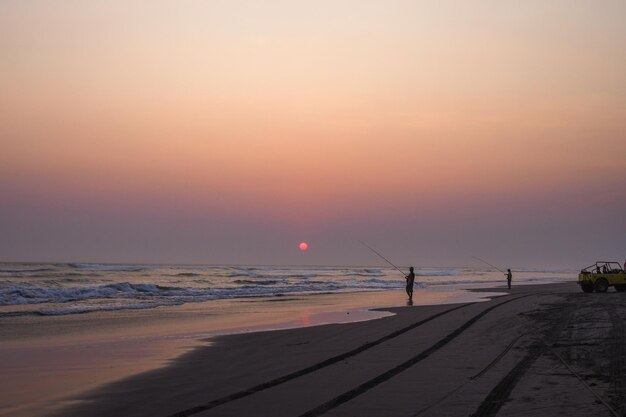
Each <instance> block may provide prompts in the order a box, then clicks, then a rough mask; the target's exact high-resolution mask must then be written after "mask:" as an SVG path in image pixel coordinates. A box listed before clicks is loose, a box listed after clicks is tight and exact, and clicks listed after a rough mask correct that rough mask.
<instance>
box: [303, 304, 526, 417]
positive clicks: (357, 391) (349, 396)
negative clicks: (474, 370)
mask: <svg viewBox="0 0 626 417" xmlns="http://www.w3.org/2000/svg"><path fill="white" fill-rule="evenodd" d="M533 295H535V294H527V295H523V296H521V297H516V298H512V299H510V300H507V301H504V302H502V303H499V304H496V305H494V306H491V307H489V308H487V309H485V310H483V311H482V312H480V313H478V314H476V315H475V316H474V317H472V318H471V319H469V320H468V321H466V322H465V323H464V324H462V325H461V326H460V327H458V328H457V329H456V330H453V331H452V332H451V333H449V334H448V335H447V336H445V337H444V338H443V339H441V340H439V341H438V342H437V343H435V344H434V345H432V346H431V347H429V348H427V349H426V350H424V351H422V352H421V353H419V354H417V355H415V356H413V357H412V358H410V359H409V360H407V361H405V362H403V363H401V364H399V365H398V366H395V367H394V368H391V369H390V370H388V371H386V372H384V373H382V374H380V375H378V376H376V377H374V378H372V379H370V380H369V381H366V382H364V383H363V384H361V385H359V386H357V387H356V388H354V389H352V390H350V391H347V392H345V393H343V394H341V395H339V396H337V397H335V398H333V399H332V400H330V401H327V402H325V403H324V404H322V405H320V406H318V407H315V408H313V409H311V410H309V411H307V412H306V413H304V414H301V415H300V417H316V416H320V415H322V414H324V413H326V412H328V411H330V410H332V409H334V408H337V407H339V406H340V405H342V404H344V403H346V402H348V401H350V400H353V399H354V398H356V397H358V396H360V395H363V394H364V393H366V392H367V391H369V390H371V389H372V388H374V387H376V386H378V385H380V384H382V383H383V382H385V381H388V380H390V379H391V378H393V377H394V376H396V375H398V374H400V373H402V372H404V371H406V370H407V369H409V368H410V367H412V366H413V365H415V364H417V363H419V362H421V361H422V360H424V359H426V358H427V357H429V356H430V355H432V354H433V353H434V352H436V351H437V350H439V349H441V348H442V347H444V346H445V345H447V344H448V343H450V342H451V341H452V340H454V339H455V338H456V337H457V336H459V335H460V334H461V333H463V332H464V331H465V330H467V329H468V328H469V327H470V326H472V325H473V324H474V323H476V322H477V321H478V320H480V319H481V318H483V317H484V316H485V315H487V314H488V313H489V312H491V311H492V310H494V309H496V308H498V307H500V306H503V305H504V304H508V303H510V302H513V301H516V300H519V299H521V298H526V297H530V296H533Z"/></svg>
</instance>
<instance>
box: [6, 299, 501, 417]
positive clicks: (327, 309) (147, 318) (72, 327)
mask: <svg viewBox="0 0 626 417" xmlns="http://www.w3.org/2000/svg"><path fill="white" fill-rule="evenodd" d="M420 294H421V297H420V298H422V299H423V300H422V301H423V304H448V303H454V302H463V301H470V300H475V301H478V300H480V299H483V298H485V297H488V296H489V294H480V295H478V294H472V293H471V292H470V291H466V290H459V289H449V288H435V289H422V290H421V291H420ZM405 303H406V295H405V294H404V291H402V290H395V291H373V292H356V293H337V294H315V295H307V296H300V297H295V296H289V297H279V298H269V299H268V298H254V299H239V300H224V301H220V302H209V303H193V304H186V305H180V306H174V307H168V308H162V307H159V308H157V309H150V310H129V311H116V312H97V313H89V314H79V315H68V316H47V317H36V316H19V317H11V318H7V317H4V318H0V323H1V324H2V329H3V331H2V333H1V334H0V336H1V338H2V347H0V353H1V357H2V358H4V359H0V370H2V372H3V375H5V378H4V382H1V381H0V392H2V393H3V395H2V397H3V398H4V399H1V398H0V400H1V401H0V404H2V406H3V407H2V408H0V416H5V415H6V416H8V415H11V416H20V417H38V416H45V415H47V414H48V413H49V412H50V411H51V410H55V409H58V408H59V407H64V406H67V405H68V404H73V403H74V400H73V398H75V397H77V396H81V395H82V394H84V392H86V391H93V390H97V389H99V388H100V387H102V386H103V385H107V384H112V383H113V384H114V383H115V382H116V381H119V380H123V379H125V378H129V377H133V376H135V375H138V374H142V373H145V372H150V371H154V370H158V369H159V368H162V367H167V366H169V364H171V363H173V362H175V361H176V360H177V358H179V357H180V356H183V355H185V354H186V353H188V352H190V351H193V350H194V349H201V348H203V347H204V346H207V345H209V344H211V343H213V341H214V340H216V339H217V338H220V337H222V336H228V335H238V334H247V333H251V332H264V331H281V330H290V329H300V328H307V327H310V326H323V325H328V324H341V323H355V322H363V321H371V320H375V319H379V318H382V317H385V316H389V315H391V314H394V313H390V312H389V307H393V306H398V305H405ZM419 304H420V303H419V302H416V303H415V306H417V305H419ZM229 309H230V313H228V311H229ZM42 323H45V325H43V324H42ZM33 368H36V369H37V370H36V371H33ZM33 372H36V373H35V374H33ZM33 378H35V380H36V382H32V379H33ZM29 381H30V382H29ZM27 387H28V388H27ZM25 404H28V405H25Z"/></svg>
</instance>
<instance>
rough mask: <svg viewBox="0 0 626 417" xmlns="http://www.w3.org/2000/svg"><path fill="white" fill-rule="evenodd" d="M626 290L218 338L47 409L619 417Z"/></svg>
mask: <svg viewBox="0 0 626 417" xmlns="http://www.w3.org/2000/svg"><path fill="white" fill-rule="evenodd" d="M498 290H500V291H502V289H501V288H498ZM624 297H626V294H623V293H615V292H612V290H611V291H610V292H609V293H607V294H584V293H582V292H581V291H580V290H579V288H578V286H577V285H576V284H575V283H566V284H550V285H537V286H519V287H514V288H513V290H511V291H510V292H508V293H507V294H506V295H504V296H500V297H496V298H493V299H492V300H491V301H488V302H480V303H465V304H454V305H433V306H425V307H422V306H420V307H400V308H393V309H390V310H391V311H393V312H394V313H396V314H395V315H393V316H389V317H384V318H381V319H378V320H371V321H365V322H358V323H349V324H332V325H324V326H317V327H308V328H301V329H289V330H279V331H266V332H257V333H247V334H239V335H230V336H223V337H219V338H216V339H215V338H214V339H212V343H211V345H210V346H206V347H202V348H199V349H195V350H193V351H191V352H189V353H187V354H185V355H183V356H182V357H180V358H179V359H177V360H176V361H175V362H174V363H172V364H171V365H169V366H167V367H163V368H160V369H156V370H153V371H150V372H147V373H143V374H140V375H137V376H134V377H131V378H127V379H125V380H123V381H120V382H116V383H114V384H110V385H107V386H105V387H102V388H101V389H99V390H96V391H93V392H91V393H90V394H89V395H86V396H83V397H82V401H81V402H80V403H78V404H77V405H76V406H73V407H69V408H66V409H64V410H62V412H59V413H57V414H56V415H58V416H112V415H115V416H151V417H152V416H164V417H165V416H199V417H200V416H242V415H255V416H319V415H325V416H326V415H328V416H470V415H471V416H493V415H503V416H518V415H519V416H522V415H524V416H526V415H529V414H531V413H532V414H533V415H534V416H560V415H562V416H572V415H575V416H607V415H621V414H622V413H623V412H624V411H626V409H624V408H623V407H624V399H625V390H626V384H624V378H625V377H624V371H625V370H626V368H625V367H626V365H625V364H626V359H625V352H624V329H623V317H624V316H626V307H625V303H624V301H625V298H624Z"/></svg>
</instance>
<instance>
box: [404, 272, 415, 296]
mask: <svg viewBox="0 0 626 417" xmlns="http://www.w3.org/2000/svg"><path fill="white" fill-rule="evenodd" d="M405 278H406V293H407V295H408V296H409V302H411V301H413V284H414V283H415V273H414V272H413V267H410V268H409V275H407V276H406V277H405Z"/></svg>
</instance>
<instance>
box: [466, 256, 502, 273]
mask: <svg viewBox="0 0 626 417" xmlns="http://www.w3.org/2000/svg"><path fill="white" fill-rule="evenodd" d="M472 258H474V259H477V260H479V261H481V262H484V263H486V264H487V265H489V266H490V267H492V268H496V269H497V270H498V271H500V272H502V273H503V274H504V273H505V272H504V271H503V270H501V269H500V268H498V267H497V266H495V265H491V264H490V263H489V262H487V261H485V260H484V259H480V258H479V257H478V256H472Z"/></svg>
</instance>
